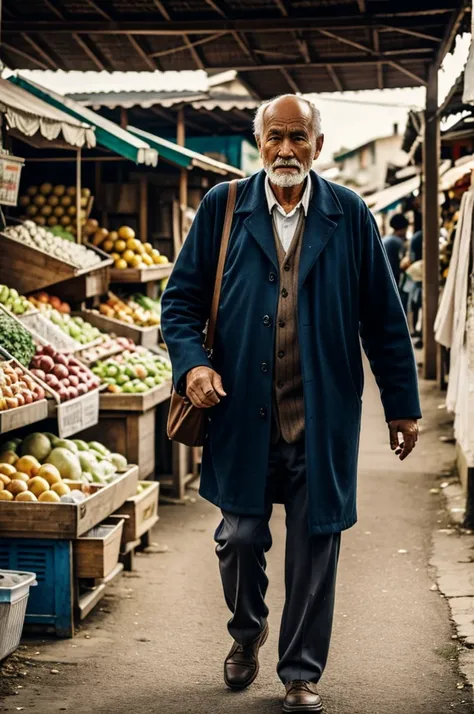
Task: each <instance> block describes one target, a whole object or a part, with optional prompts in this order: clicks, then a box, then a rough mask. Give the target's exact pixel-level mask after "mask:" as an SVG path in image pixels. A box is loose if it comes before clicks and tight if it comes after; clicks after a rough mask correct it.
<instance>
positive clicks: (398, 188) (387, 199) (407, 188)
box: [364, 176, 421, 213]
mask: <svg viewBox="0 0 474 714" xmlns="http://www.w3.org/2000/svg"><path fill="white" fill-rule="evenodd" d="M420 181H421V179H420V177H419V176H413V178H411V179H408V180H407V181H402V182H401V183H397V184H396V185H395V186H389V187H388V188H384V189H383V190H382V191H378V192H377V193H373V194H372V196H366V197H365V199H364V200H365V202H366V203H367V205H368V207H369V208H370V210H371V211H372V213H381V212H382V211H387V210H388V209H389V208H391V207H392V206H396V205H397V203H400V201H401V200H402V199H403V198H405V197H406V196H409V195H410V194H411V193H413V191H416V190H418V191H419V190H420Z"/></svg>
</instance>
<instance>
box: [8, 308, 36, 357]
mask: <svg viewBox="0 0 474 714" xmlns="http://www.w3.org/2000/svg"><path fill="white" fill-rule="evenodd" d="M0 345H1V346H2V348H3V349H4V350H6V351H7V352H8V354H9V355H11V356H12V357H14V358H15V359H16V360H17V361H18V362H19V363H20V364H21V365H23V367H28V366H29V364H30V361H31V359H32V357H33V355H34V354H35V350H36V348H35V343H34V342H33V338H32V336H31V335H30V333H29V332H28V330H26V329H25V328H24V327H23V325H22V324H21V323H20V322H18V321H17V320H14V319H13V318H12V317H10V315H8V314H7V313H6V312H3V311H0Z"/></svg>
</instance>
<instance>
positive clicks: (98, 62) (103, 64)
mask: <svg viewBox="0 0 474 714" xmlns="http://www.w3.org/2000/svg"><path fill="white" fill-rule="evenodd" d="M72 37H73V39H74V40H75V41H76V42H77V44H78V45H79V47H80V48H81V49H82V50H83V51H84V53H85V54H86V55H87V56H88V57H89V59H90V60H91V61H92V62H93V63H94V64H95V66H96V67H97V69H99V70H100V71H101V72H113V67H111V65H110V64H109V62H108V60H107V59H106V58H105V57H104V55H103V54H102V52H101V51H100V50H99V49H98V48H97V47H95V45H94V43H93V42H92V40H91V39H90V38H88V37H82V36H81V35H78V34H77V32H73V33H72Z"/></svg>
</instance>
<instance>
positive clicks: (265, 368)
mask: <svg viewBox="0 0 474 714" xmlns="http://www.w3.org/2000/svg"><path fill="white" fill-rule="evenodd" d="M260 369H261V370H262V372H263V373H264V374H265V373H266V372H268V364H267V363H266V362H262V364H261V365H260Z"/></svg>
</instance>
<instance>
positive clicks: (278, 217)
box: [265, 176, 312, 253]
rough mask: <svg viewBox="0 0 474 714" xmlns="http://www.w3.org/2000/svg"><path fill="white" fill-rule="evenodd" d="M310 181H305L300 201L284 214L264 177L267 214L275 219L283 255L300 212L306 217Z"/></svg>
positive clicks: (309, 195) (291, 237)
mask: <svg viewBox="0 0 474 714" xmlns="http://www.w3.org/2000/svg"><path fill="white" fill-rule="evenodd" d="M311 189H312V186H311V179H310V178H309V176H308V178H307V179H306V187H305V190H304V193H303V195H302V197H301V201H300V202H299V203H298V204H297V205H296V206H295V207H294V208H293V210H292V211H290V212H289V213H286V212H285V209H284V208H283V207H282V206H281V205H280V204H279V203H278V200H277V198H276V196H275V194H274V193H273V191H272V187H271V186H270V180H269V178H268V176H266V177H265V195H266V197H267V203H268V212H269V213H270V215H272V216H274V217H275V223H276V229H277V231H278V235H279V237H280V241H281V244H282V246H283V250H284V251H285V253H287V252H288V249H289V247H290V245H291V241H292V240H293V237H294V235H295V231H296V226H297V225H298V218H299V216H300V210H301V209H303V211H304V214H305V216H307V215H308V208H309V202H310V199H311Z"/></svg>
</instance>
